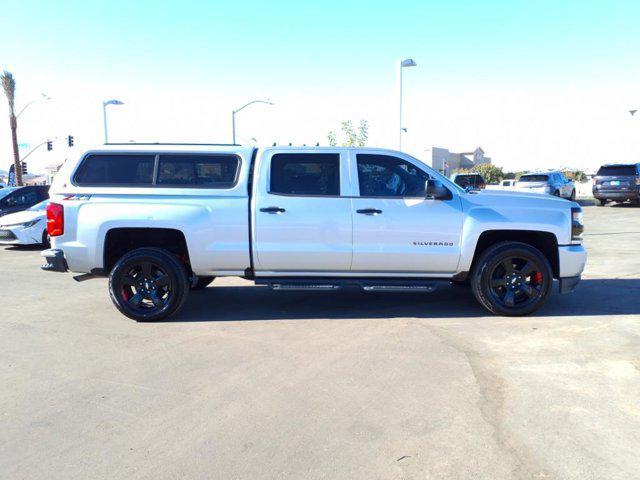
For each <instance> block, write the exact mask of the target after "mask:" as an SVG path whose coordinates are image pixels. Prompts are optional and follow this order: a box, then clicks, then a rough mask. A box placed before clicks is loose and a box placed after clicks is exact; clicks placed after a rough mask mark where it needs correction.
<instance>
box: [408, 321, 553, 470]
mask: <svg viewBox="0 0 640 480" xmlns="http://www.w3.org/2000/svg"><path fill="white" fill-rule="evenodd" d="M412 323H413V324H415V325H419V326H421V327H423V328H426V329H428V330H429V331H430V332H431V333H433V334H434V335H435V336H437V337H438V338H439V339H440V340H441V341H442V342H443V343H444V344H445V345H446V346H448V347H450V348H452V349H454V350H456V351H458V352H460V353H461V354H462V355H464V357H465V359H466V361H467V364H468V365H469V368H470V370H471V374H472V375H473V378H474V380H475V383H476V385H477V387H478V392H479V399H478V405H477V406H478V410H479V412H480V415H481V417H482V419H483V420H484V422H485V423H486V424H487V425H489V426H490V427H491V430H492V437H493V439H494V441H495V444H496V446H497V447H498V448H499V449H500V450H502V451H503V452H504V453H505V454H506V455H508V456H509V457H510V458H511V459H512V463H513V468H512V474H513V477H514V478H523V479H525V478H526V479H530V478H551V477H550V476H547V475H549V473H548V472H547V471H546V469H544V468H541V466H540V465H539V462H537V461H536V460H535V459H534V458H533V457H532V456H531V454H530V453H529V452H528V451H527V449H526V447H525V446H523V445H520V444H517V443H516V440H515V439H514V438H513V437H512V436H511V435H510V434H509V432H508V431H507V430H506V429H505V426H504V419H505V411H504V409H505V383H504V380H503V378H502V377H501V376H500V374H499V373H500V370H501V367H500V365H499V363H498V362H497V361H495V360H493V359H491V358H488V357H486V356H482V355H480V354H479V353H478V352H476V351H475V350H474V349H473V348H472V347H471V345H470V344H466V343H463V342H461V341H460V340H459V339H457V338H454V337H453V336H452V335H450V334H448V333H446V332H445V331H444V329H443V328H441V327H433V326H430V325H427V324H425V323H424V322H412ZM540 475H543V477H540Z"/></svg>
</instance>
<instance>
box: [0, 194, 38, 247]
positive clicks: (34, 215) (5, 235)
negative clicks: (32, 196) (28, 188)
mask: <svg viewBox="0 0 640 480" xmlns="http://www.w3.org/2000/svg"><path fill="white" fill-rule="evenodd" d="M47 203H49V200H45V201H43V202H40V203H38V204H36V205H34V206H33V207H31V208H28V209H26V210H22V211H20V212H16V213H10V214H9V215H5V216H4V217H0V245H39V244H42V245H49V236H48V234H47Z"/></svg>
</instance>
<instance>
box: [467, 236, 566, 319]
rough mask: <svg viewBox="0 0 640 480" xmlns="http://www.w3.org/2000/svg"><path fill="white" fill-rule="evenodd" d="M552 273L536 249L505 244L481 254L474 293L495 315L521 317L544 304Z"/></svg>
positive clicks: (472, 284) (475, 270)
mask: <svg viewBox="0 0 640 480" xmlns="http://www.w3.org/2000/svg"><path fill="white" fill-rule="evenodd" d="M552 283H553V271H552V270H551V265H550V264H549V261H548V260H547V258H546V257H545V256H544V255H543V254H542V253H541V252H540V250H538V249H537V248H534V247H532V246H531V245H527V244H525V243H520V242H503V243H499V244H496V245H494V246H492V247H489V248H488V249H487V250H485V252H483V253H482V255H481V256H480V258H479V259H478V262H477V264H476V266H475V268H474V271H473V274H472V277H471V288H472V290H473V294H474V295H475V297H476V299H477V300H478V302H480V304H481V305H482V306H483V307H484V308H485V309H486V310H488V311H489V312H491V313H494V314H496V315H505V316H521V315H527V314H529V313H532V312H534V311H535V310H537V309H538V308H540V307H541V306H542V304H543V303H544V302H545V300H546V298H547V296H548V294H549V291H550V289H551V285H552Z"/></svg>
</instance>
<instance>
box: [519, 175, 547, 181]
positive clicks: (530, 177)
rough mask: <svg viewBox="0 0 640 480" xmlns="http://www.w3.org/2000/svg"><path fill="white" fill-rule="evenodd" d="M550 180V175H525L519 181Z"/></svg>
mask: <svg viewBox="0 0 640 480" xmlns="http://www.w3.org/2000/svg"><path fill="white" fill-rule="evenodd" d="M547 180H549V175H523V176H521V177H520V180H518V181H519V182H546V181H547Z"/></svg>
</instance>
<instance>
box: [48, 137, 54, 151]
mask: <svg viewBox="0 0 640 480" xmlns="http://www.w3.org/2000/svg"><path fill="white" fill-rule="evenodd" d="M51 150H53V142H52V141H51V140H49V141H47V152H50V151H51Z"/></svg>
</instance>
